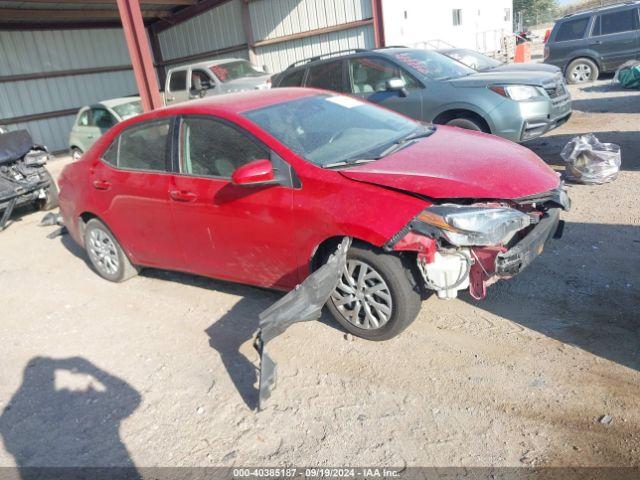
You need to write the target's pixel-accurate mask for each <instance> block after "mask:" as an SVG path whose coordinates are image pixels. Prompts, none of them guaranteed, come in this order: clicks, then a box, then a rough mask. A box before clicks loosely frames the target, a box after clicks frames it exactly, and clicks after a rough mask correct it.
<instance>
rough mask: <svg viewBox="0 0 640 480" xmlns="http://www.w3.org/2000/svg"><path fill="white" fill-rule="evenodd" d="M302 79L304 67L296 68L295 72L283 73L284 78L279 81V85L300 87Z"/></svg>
mask: <svg viewBox="0 0 640 480" xmlns="http://www.w3.org/2000/svg"><path fill="white" fill-rule="evenodd" d="M302 80H304V68H303V69H301V70H298V71H297V72H293V73H290V74H289V75H285V76H284V78H283V79H282V80H281V81H280V85H278V86H279V87H301V86H302Z"/></svg>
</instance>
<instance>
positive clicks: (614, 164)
mask: <svg viewBox="0 0 640 480" xmlns="http://www.w3.org/2000/svg"><path fill="white" fill-rule="evenodd" d="M560 156H561V157H562V158H563V160H564V161H565V162H566V163H567V170H566V172H565V178H566V179H567V180H570V181H573V182H578V183H585V184H601V183H607V182H611V181H612V180H615V178H616V177H617V176H618V171H619V170H620V164H621V163H622V157H621V153H620V146H619V145H616V144H615V143H600V141H599V140H598V139H597V138H596V136H595V135H594V134H592V133H588V134H586V135H580V136H579V137H573V138H572V139H571V140H570V141H569V143H567V144H566V145H565V147H564V148H563V149H562V152H561V153H560Z"/></svg>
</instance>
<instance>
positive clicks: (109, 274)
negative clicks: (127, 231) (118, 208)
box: [84, 218, 138, 282]
mask: <svg viewBox="0 0 640 480" xmlns="http://www.w3.org/2000/svg"><path fill="white" fill-rule="evenodd" d="M84 247H85V249H86V250H87V254H88V255H89V260H90V261H91V264H92V265H93V268H95V270H96V272H98V274H100V276H101V277H103V278H105V279H107V280H109V281H111V282H124V281H125V280H128V279H130V278H131V277H134V276H136V275H137V274H138V269H137V268H136V267H135V266H134V265H132V264H131V262H130V261H129V259H128V258H127V255H126V254H125V253H124V251H123V250H122V247H121V246H120V244H119V243H118V241H117V240H116V238H115V237H114V236H113V234H112V233H111V232H110V231H109V229H108V228H107V227H106V226H105V224H104V223H102V222H101V221H100V220H98V219H96V218H93V219H91V220H89V221H88V222H87V225H86V228H85V233H84Z"/></svg>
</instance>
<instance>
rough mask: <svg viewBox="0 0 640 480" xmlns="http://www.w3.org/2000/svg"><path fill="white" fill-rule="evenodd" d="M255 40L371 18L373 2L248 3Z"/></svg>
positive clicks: (283, 0)
mask: <svg viewBox="0 0 640 480" xmlns="http://www.w3.org/2000/svg"><path fill="white" fill-rule="evenodd" d="M249 14H250V17H251V26H252V28H253V36H254V40H255V41H259V40H266V39H271V38H277V37H284V36H286V35H292V34H295V33H300V32H307V31H309V30H316V29H319V28H325V27H332V26H335V25H340V24H343V23H349V22H355V21H358V20H364V19H367V18H371V16H372V15H373V13H372V11H371V0H259V1H255V2H251V3H249Z"/></svg>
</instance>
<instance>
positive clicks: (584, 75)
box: [565, 58, 600, 84]
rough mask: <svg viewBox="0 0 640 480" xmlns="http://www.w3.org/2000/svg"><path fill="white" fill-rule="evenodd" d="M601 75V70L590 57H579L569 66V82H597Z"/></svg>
mask: <svg viewBox="0 0 640 480" xmlns="http://www.w3.org/2000/svg"><path fill="white" fill-rule="evenodd" d="M599 75H600V70H599V69H598V66H597V65H596V63H595V62H594V61H592V60H589V59H588V58H578V59H576V60H574V61H573V62H571V63H570V64H569V66H568V67H567V73H566V75H565V76H566V78H567V83H571V84H577V83H588V82H595V81H596V80H597V79H598V76H599Z"/></svg>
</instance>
